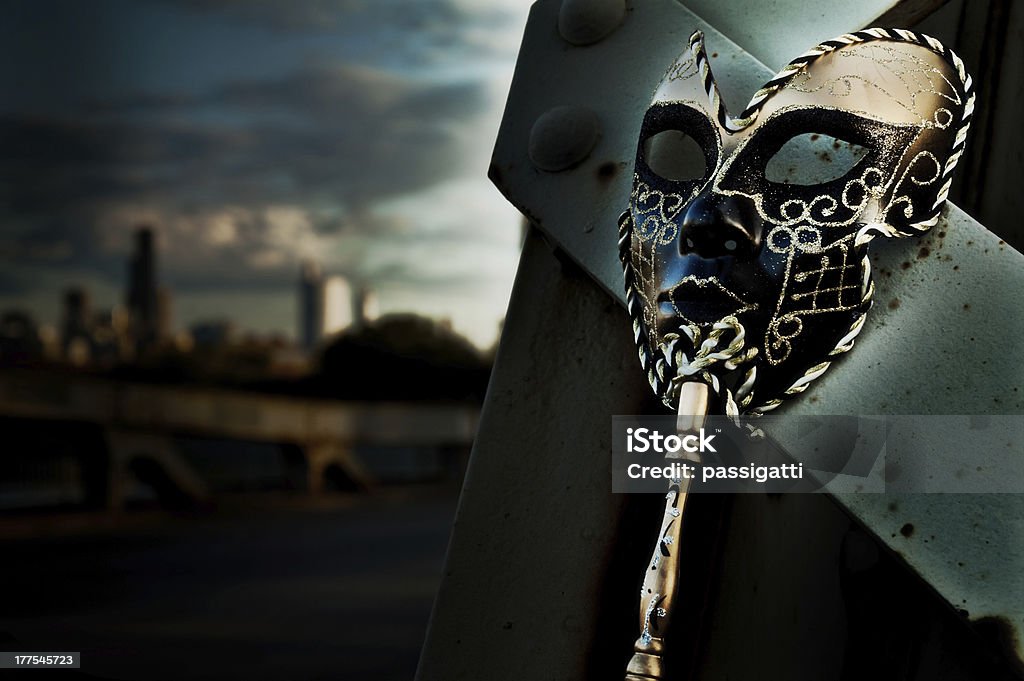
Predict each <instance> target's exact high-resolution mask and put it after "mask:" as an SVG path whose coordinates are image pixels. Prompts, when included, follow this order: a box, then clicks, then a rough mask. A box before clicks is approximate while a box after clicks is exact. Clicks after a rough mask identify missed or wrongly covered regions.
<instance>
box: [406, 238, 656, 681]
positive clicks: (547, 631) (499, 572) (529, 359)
mask: <svg viewBox="0 0 1024 681" xmlns="http://www.w3.org/2000/svg"><path fill="white" fill-rule="evenodd" d="M569 269H570V270H575V269H576V268H574V267H572V266H571V265H570V266H569ZM577 272H578V270H577ZM620 314H621V311H620V310H619V308H618V305H616V304H615V303H614V302H613V301H612V300H610V299H609V298H608V297H607V296H605V295H604V294H603V293H602V292H601V291H599V290H598V289H596V288H595V287H594V286H593V285H592V284H591V282H590V281H589V280H588V279H586V278H585V277H584V276H582V275H581V274H576V276H568V277H567V276H564V274H563V271H562V268H561V267H560V266H559V262H558V260H556V259H555V258H554V257H552V255H551V252H550V250H549V248H548V247H547V245H546V244H545V243H544V241H543V240H542V239H541V238H540V237H539V236H538V235H537V234H536V233H531V234H530V236H529V237H528V238H527V241H526V246H525V248H524V251H523V256H522V260H521V261H520V266H519V272H518V275H517V277H516V286H515V289H514V290H513V294H512V300H511V302H510V303H509V310H508V316H507V317H506V322H505V332H504V333H503V334H502V343H501V348H500V350H499V352H498V356H497V359H496V362H495V368H494V372H493V374H492V378H491V384H490V388H489V390H488V395H487V401H486V403H485V405H484V411H483V413H482V415H481V428H480V431H479V432H478V434H477V439H476V441H475V443H474V446H473V454H472V457H471V459H470V464H469V468H468V470H467V472H466V478H465V482H464V484H463V488H462V496H461V498H460V500H459V510H458V513H457V515H456V519H455V526H454V528H453V535H452V540H451V543H450V544H449V547H448V556H447V559H446V568H445V575H444V578H443V580H442V583H441V587H440V590H439V591H438V596H437V600H436V602H435V605H434V612H433V614H432V616H431V623H430V628H429V630H428V634H427V640H426V643H425V645H424V650H423V655H422V657H421V659H420V666H419V670H418V672H417V678H418V679H420V680H421V681H435V680H436V681H452V680H454V679H467V680H468V679H473V680H474V681H476V680H478V679H490V680H499V679H508V680H510V681H511V680H512V679H534V678H550V679H583V678H587V674H586V673H585V670H586V668H587V666H588V664H589V663H590V662H591V660H592V659H594V658H601V657H602V655H603V657H604V659H606V660H607V659H608V656H609V652H608V651H607V650H594V649H593V643H594V637H595V628H596V626H597V623H598V620H599V619H600V612H601V608H602V606H603V605H606V604H607V601H608V600H609V596H610V597H611V599H615V598H621V597H627V598H626V599H625V600H624V602H623V606H624V607H623V608H622V616H621V618H619V617H615V618H613V619H612V621H611V624H612V625H614V624H615V623H617V622H622V623H625V624H627V625H630V626H629V627H628V628H627V629H626V630H625V631H624V632H623V633H624V636H622V637H621V641H619V643H620V644H621V650H622V652H623V653H624V654H628V652H629V650H630V647H631V644H632V641H633V639H634V638H635V637H636V633H637V632H635V631H633V629H632V625H633V624H634V622H635V620H634V618H633V616H632V614H633V613H634V612H635V608H636V605H635V603H633V602H631V601H630V600H629V599H628V597H630V596H632V595H633V593H635V592H633V590H632V589H629V590H628V593H627V591H623V590H620V589H613V590H604V589H602V583H603V579H604V574H605V573H606V571H607V570H608V564H609V560H610V559H611V558H612V555H613V552H614V549H615V547H616V543H617V542H621V541H622V540H623V537H625V536H626V535H627V534H628V533H626V532H625V531H620V524H621V523H622V522H623V508H624V506H625V505H626V504H627V502H629V501H630V500H629V499H628V497H626V496H624V495H613V494H611V459H610V457H609V456H607V452H608V451H610V447H611V430H610V429H609V428H607V427H606V425H607V424H609V423H610V422H611V416H612V415H613V414H616V413H623V412H626V413H628V412H629V411H633V412H637V411H643V410H644V409H645V408H647V407H648V406H649V405H650V403H651V398H650V395H649V392H650V391H649V389H648V388H647V384H646V382H645V380H644V377H643V376H642V374H641V373H640V372H637V371H634V370H633V369H634V366H633V364H634V362H635V360H636V357H635V355H634V353H633V351H632V342H633V339H632V336H631V334H630V333H629V329H628V328H627V326H626V325H622V324H620V323H619V321H620ZM556 331H557V332H556ZM602 331H603V333H601V332H602ZM652 501H654V504H655V508H656V506H657V505H658V504H659V502H660V499H657V498H652ZM630 548H631V549H632V551H630V552H629V554H630V555H635V556H636V557H637V558H639V560H638V561H636V563H637V564H636V566H635V567H632V566H631V568H630V569H629V570H628V571H627V572H626V574H627V575H628V577H629V578H630V579H632V577H634V576H635V575H637V574H639V573H640V571H641V569H642V568H641V564H642V562H643V561H644V560H646V557H647V556H646V555H645V554H646V553H648V552H649V550H650V547H649V546H647V545H645V544H644V543H643V542H640V543H637V544H636V545H634V546H631V547H630ZM605 624H606V626H607V624H608V622H606V623H605ZM611 657H612V659H613V660H614V653H611ZM624 668H625V660H624V659H622V660H621V661H619V662H618V663H617V664H616V663H615V662H612V663H611V664H609V665H608V670H607V671H609V672H613V673H611V674H604V675H601V678H618V679H621V678H622V672H623V669H624Z"/></svg>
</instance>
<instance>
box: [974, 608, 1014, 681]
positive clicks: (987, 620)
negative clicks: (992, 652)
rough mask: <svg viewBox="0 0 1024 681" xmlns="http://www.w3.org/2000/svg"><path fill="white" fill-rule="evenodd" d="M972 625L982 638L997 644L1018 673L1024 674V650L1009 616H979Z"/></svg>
mask: <svg viewBox="0 0 1024 681" xmlns="http://www.w3.org/2000/svg"><path fill="white" fill-rule="evenodd" d="M971 626H972V628H973V629H974V631H976V632H978V634H979V635H980V636H981V637H982V638H984V639H986V640H988V641H991V642H992V643H993V644H995V646H996V647H997V648H998V649H999V652H1000V653H1002V656H1003V658H1004V659H1005V660H1006V663H1007V665H1008V666H1009V667H1010V668H1011V669H1012V670H1013V671H1014V672H1015V673H1016V674H1018V675H1020V676H1024V651H1022V650H1021V649H1020V648H1019V647H1018V644H1017V633H1016V631H1015V630H1014V628H1013V623H1012V622H1011V621H1010V620H1009V619H1008V618H1006V617H1003V616H1002V615H992V616H988V617H979V618H978V619H976V620H974V621H972V622H971Z"/></svg>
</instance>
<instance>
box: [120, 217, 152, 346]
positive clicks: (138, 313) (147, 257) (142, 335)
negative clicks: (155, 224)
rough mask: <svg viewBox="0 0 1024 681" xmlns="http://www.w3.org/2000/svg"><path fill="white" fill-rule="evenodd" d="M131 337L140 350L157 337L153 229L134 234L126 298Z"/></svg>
mask: <svg viewBox="0 0 1024 681" xmlns="http://www.w3.org/2000/svg"><path fill="white" fill-rule="evenodd" d="M125 302H126V303H127V306H128V313H129V314H130V315H131V325H132V335H133V336H134V338H135V343H136V345H137V346H138V347H139V349H142V348H145V347H148V346H151V345H153V344H154V343H155V342H156V341H157V340H158V339H159V336H160V328H159V326H160V301H159V294H158V292H157V286H156V253H155V252H154V249H153V229H152V228H151V227H146V226H143V227H139V228H138V229H137V230H136V231H135V250H134V252H133V253H132V257H131V260H130V261H129V263H128V296H127V300H126V301H125Z"/></svg>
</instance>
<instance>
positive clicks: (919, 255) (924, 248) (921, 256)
mask: <svg viewBox="0 0 1024 681" xmlns="http://www.w3.org/2000/svg"><path fill="white" fill-rule="evenodd" d="M931 254H932V252H931V250H930V249H929V248H928V247H927V246H921V250H919V251H918V252H917V259H918V260H923V259H925V258H927V257H928V256H929V255H931Z"/></svg>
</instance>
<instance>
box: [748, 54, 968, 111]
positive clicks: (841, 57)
mask: <svg viewBox="0 0 1024 681" xmlns="http://www.w3.org/2000/svg"><path fill="white" fill-rule="evenodd" d="M792 106H815V107H822V108H832V109H838V110H843V111H849V112H851V113H855V114H858V115H861V116H864V117H866V118H871V119H874V120H883V121H886V122H887V123H892V124H910V125H919V126H932V125H936V124H937V123H938V124H941V125H942V126H944V127H945V126H946V125H948V124H949V123H951V122H952V120H953V116H954V113H955V112H957V111H959V112H961V113H962V110H963V108H964V96H963V86H962V84H961V82H960V78H959V77H958V74H957V72H956V69H955V68H954V67H953V65H952V64H950V63H949V62H947V61H946V60H945V59H944V58H943V57H942V56H941V55H939V54H936V53H935V52H933V51H932V50H930V49H928V48H927V47H924V46H922V45H919V44H915V43H905V42H884V43H881V42H864V43H852V44H849V45H844V46H842V47H840V48H838V49H836V50H833V51H830V52H827V53H824V54H821V55H820V56H818V57H817V58H816V59H814V60H813V61H812V62H810V63H808V64H806V65H805V66H804V67H803V68H802V69H800V71H799V72H798V73H796V74H795V75H794V76H793V77H792V78H791V79H790V80H789V81H788V82H786V83H785V84H784V85H783V86H782V87H780V88H779V89H778V90H777V91H775V92H774V93H773V94H772V95H771V96H770V97H769V98H767V99H766V100H765V101H764V104H763V106H762V112H761V115H765V114H767V115H770V114H771V113H773V112H774V111H777V110H780V109H784V108H787V107H792ZM937 118H938V120H936V119H937Z"/></svg>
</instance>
